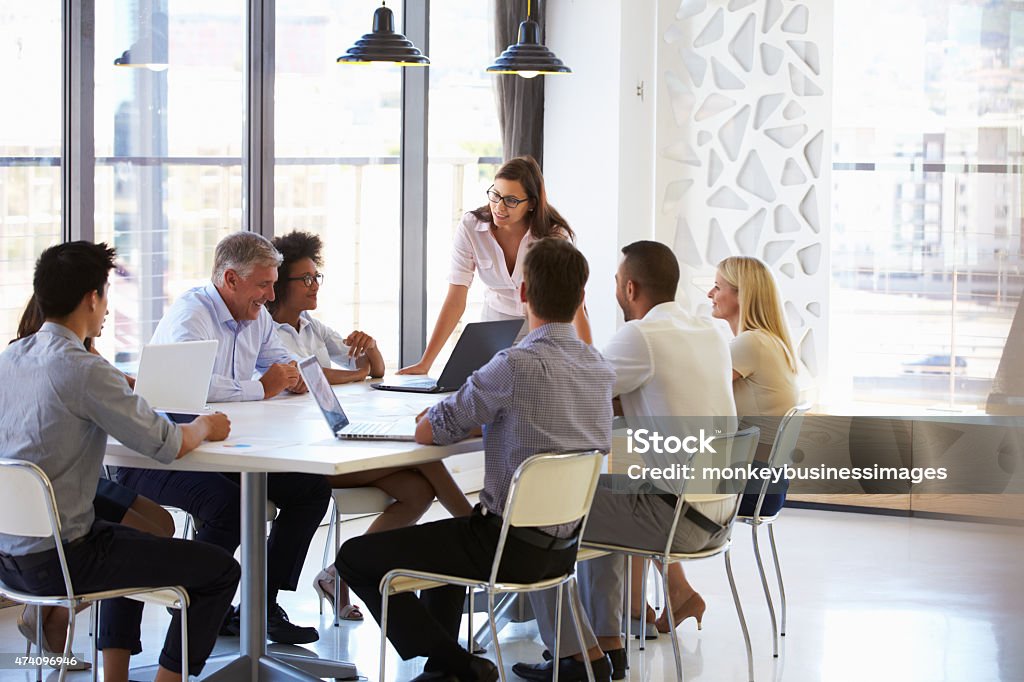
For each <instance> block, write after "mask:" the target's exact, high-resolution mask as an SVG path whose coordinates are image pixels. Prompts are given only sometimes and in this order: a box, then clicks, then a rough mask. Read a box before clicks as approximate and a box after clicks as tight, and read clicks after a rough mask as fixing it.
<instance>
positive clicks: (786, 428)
mask: <svg viewBox="0 0 1024 682" xmlns="http://www.w3.org/2000/svg"><path fill="white" fill-rule="evenodd" d="M810 407H811V405H810V403H801V404H800V405H797V406H796V407H794V408H793V409H791V410H790V411H789V412H787V413H786V414H785V416H783V417H782V421H780V422H779V430H778V431H777V432H776V433H775V442H774V443H773V444H772V450H771V454H770V455H769V456H768V468H769V469H774V468H775V467H777V466H780V465H781V464H784V463H788V460H789V459H790V457H791V456H792V454H793V450H794V449H795V448H796V443H797V440H798V439H799V438H800V427H801V426H802V425H803V416H802V415H803V414H804V412H806V411H807V410H809V409H810ZM783 460H786V461H785V462H784V461H783ZM768 484H769V481H768V480H765V481H764V482H763V483H762V484H761V490H760V492H759V493H758V495H757V504H756V505H755V507H754V514H753V515H752V516H744V515H740V516H737V517H736V520H737V521H739V522H740V523H745V524H747V525H749V526H750V537H751V538H752V539H753V541H754V557H755V558H756V559H757V571H758V573H760V575H761V587H763V588H764V598H765V601H766V602H768V614H769V615H770V616H771V619H772V655H773V656H775V657H776V658H778V656H779V635H780V634H781V635H782V636H783V637H785V636H786V588H785V586H784V585H783V584H782V568H781V567H780V565H779V551H778V548H777V547H776V546H775V527H774V526H773V525H772V524H774V523H775V521H777V520H778V518H779V513H781V510H780V511H779V512H776V513H775V514H772V515H771V516H762V515H761V505H763V504H764V498H765V495H766V494H767V492H768ZM761 526H768V542H769V544H770V545H771V547H772V560H773V562H774V564H775V575H776V576H777V577H778V580H779V601H780V602H781V604H782V606H781V609H782V632H781V633H780V632H779V628H778V624H777V623H776V620H775V606H774V604H773V603H772V594H771V591H770V590H769V589H768V578H767V576H766V575H765V570H764V561H763V560H762V559H761V548H760V545H759V544H758V542H757V531H758V529H759V528H760V527H761Z"/></svg>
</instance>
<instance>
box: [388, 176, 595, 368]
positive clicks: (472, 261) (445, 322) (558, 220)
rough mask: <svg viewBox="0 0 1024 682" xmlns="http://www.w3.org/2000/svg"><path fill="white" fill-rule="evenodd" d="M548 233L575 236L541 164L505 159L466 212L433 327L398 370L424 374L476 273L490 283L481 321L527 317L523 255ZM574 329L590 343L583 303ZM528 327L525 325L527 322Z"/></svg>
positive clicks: (462, 307)
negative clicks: (482, 198) (480, 201)
mask: <svg viewBox="0 0 1024 682" xmlns="http://www.w3.org/2000/svg"><path fill="white" fill-rule="evenodd" d="M545 237H561V238H563V239H570V240H571V239H574V237H575V233H574V232H573V231H572V228H570V227H569V224H568V223H567V222H566V220H565V218H563V217H562V216H561V214H559V212H558V211H556V210H555V207H554V206H552V205H551V204H549V203H548V199H547V192H546V191H545V189H544V176H543V175H542V174H541V170H540V166H539V165H537V162H536V161H535V160H534V159H533V158H532V157H529V156H521V157H517V158H515V159H512V160H511V161H509V162H507V163H506V164H505V165H503V166H502V167H501V168H500V169H498V173H497V174H496V175H495V176H494V184H493V185H492V186H491V188H490V189H488V190H487V203H486V204H484V205H483V206H481V207H480V208H478V209H476V210H474V211H470V212H468V213H466V214H465V215H464V216H462V221H461V222H460V223H459V226H458V228H457V229H456V231H455V238H454V240H453V243H452V264H451V272H450V273H449V275H448V294H447V296H446V297H445V299H444V304H443V305H442V306H441V312H440V314H439V315H438V316H437V322H436V323H435V324H434V331H433V333H432V334H431V335H430V340H429V341H428V342H427V348H426V350H424V351H423V357H421V358H420V360H419V362H417V363H416V364H414V365H410V366H408V367H404V368H402V369H401V370H400V371H399V372H398V373H399V374H426V373H427V372H429V371H430V367H431V365H433V364H434V360H435V359H436V358H437V355H438V353H440V352H441V348H443V347H444V344H445V342H446V341H448V337H449V336H451V334H452V332H453V331H454V330H455V326H456V325H457V324H458V323H459V320H460V319H462V314H463V313H464V312H465V311H466V298H467V296H468V294H469V286H470V284H472V283H473V275H474V273H476V274H478V275H479V276H480V279H481V280H482V281H483V283H484V284H485V285H486V286H487V291H486V293H485V294H484V311H483V318H482V319H483V320H485V321H486V320H511V319H522V320H524V321H525V319H526V311H525V309H524V307H523V302H522V301H521V300H519V288H520V286H521V285H522V283H523V265H522V263H523V256H525V254H526V250H527V249H528V248H529V246H530V244H532V243H533V242H534V241H536V240H538V239H544V238H545ZM573 325H574V326H575V327H576V333H577V334H578V335H579V337H580V339H582V340H583V341H584V342H586V343H591V337H590V324H589V322H588V321H587V315H586V311H585V309H584V306H583V304H581V305H580V307H579V310H577V311H576V317H575V319H574V320H573ZM524 329H525V327H524Z"/></svg>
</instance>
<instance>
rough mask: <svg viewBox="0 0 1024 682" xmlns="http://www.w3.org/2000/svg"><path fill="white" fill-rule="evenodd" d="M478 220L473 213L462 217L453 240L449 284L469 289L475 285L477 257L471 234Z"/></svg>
mask: <svg viewBox="0 0 1024 682" xmlns="http://www.w3.org/2000/svg"><path fill="white" fill-rule="evenodd" d="M477 222H478V220H477V218H476V216H474V215H473V214H472V213H467V214H465V215H464V216H462V221H461V222H460V223H459V226H458V227H457V228H456V229H455V236H454V238H453V239H452V264H451V269H450V271H449V273H448V283H449V284H457V285H461V286H464V287H468V286H469V285H470V284H472V283H473V272H474V271H475V270H476V257H475V256H474V254H473V242H472V238H471V236H470V235H471V233H472V232H473V231H474V230H475V229H476V225H477Z"/></svg>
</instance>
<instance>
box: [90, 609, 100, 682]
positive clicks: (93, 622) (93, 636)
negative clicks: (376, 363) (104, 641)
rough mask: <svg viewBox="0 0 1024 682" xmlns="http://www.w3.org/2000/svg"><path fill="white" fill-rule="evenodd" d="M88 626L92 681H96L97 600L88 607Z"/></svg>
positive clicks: (97, 677)
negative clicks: (90, 643) (90, 645)
mask: <svg viewBox="0 0 1024 682" xmlns="http://www.w3.org/2000/svg"><path fill="white" fill-rule="evenodd" d="M89 628H90V630H91V633H90V640H91V641H92V682H98V680H99V670H100V657H99V656H98V655H97V652H96V640H97V639H98V638H99V633H100V602H98V601H94V602H93V603H92V604H91V605H90V607H89Z"/></svg>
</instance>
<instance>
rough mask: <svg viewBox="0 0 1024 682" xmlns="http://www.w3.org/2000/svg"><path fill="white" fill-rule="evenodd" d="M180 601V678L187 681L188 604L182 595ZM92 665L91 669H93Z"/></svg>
mask: <svg viewBox="0 0 1024 682" xmlns="http://www.w3.org/2000/svg"><path fill="white" fill-rule="evenodd" d="M178 599H179V600H180V601H181V678H182V679H183V680H188V678H189V673H188V604H187V600H186V599H185V595H184V594H179V595H178ZM95 665H96V664H95V663H93V667H95Z"/></svg>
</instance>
